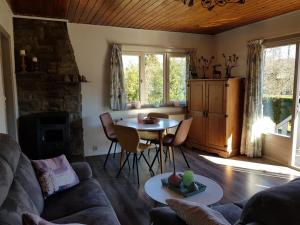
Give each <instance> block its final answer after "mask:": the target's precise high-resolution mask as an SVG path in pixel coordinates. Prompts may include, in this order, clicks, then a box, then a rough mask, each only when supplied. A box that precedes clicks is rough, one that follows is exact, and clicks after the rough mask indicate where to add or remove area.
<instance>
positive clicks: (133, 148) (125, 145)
mask: <svg viewBox="0 0 300 225" xmlns="http://www.w3.org/2000/svg"><path fill="white" fill-rule="evenodd" d="M114 129H115V132H116V134H117V138H118V141H119V144H120V145H121V149H122V150H126V151H128V152H137V148H138V145H139V142H140V137H139V133H138V132H137V130H136V129H134V128H131V127H124V126H120V125H115V126H114Z"/></svg>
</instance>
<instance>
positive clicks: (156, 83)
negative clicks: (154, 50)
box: [144, 54, 164, 105]
mask: <svg viewBox="0 0 300 225" xmlns="http://www.w3.org/2000/svg"><path fill="white" fill-rule="evenodd" d="M163 61H164V57H163V55H162V54H145V81H144V83H145V102H146V104H154V105H160V104H162V103H163V99H164V95H163V92H164V88H163V83H164V80H163Z"/></svg>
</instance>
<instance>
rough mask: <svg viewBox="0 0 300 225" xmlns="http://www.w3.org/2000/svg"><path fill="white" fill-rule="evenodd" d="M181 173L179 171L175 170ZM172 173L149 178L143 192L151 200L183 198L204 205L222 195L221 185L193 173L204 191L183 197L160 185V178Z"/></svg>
mask: <svg viewBox="0 0 300 225" xmlns="http://www.w3.org/2000/svg"><path fill="white" fill-rule="evenodd" d="M178 173H181V172H177V174H178ZM171 174H172V173H163V174H160V175H157V176H154V177H152V178H150V179H149V180H148V181H147V182H146V183H145V187H144V188H145V192H146V193H147V195H148V196H149V197H150V198H152V199H153V200H155V201H157V202H160V203H162V204H166V200H167V199H169V198H176V199H184V200H186V201H191V202H196V203H198V202H200V203H202V204H204V205H211V204H214V203H216V202H218V201H220V200H221V199H222V197H223V189H222V187H221V186H220V185H219V184H218V183H216V182H215V181H213V180H211V179H209V178H207V177H204V176H200V175H196V174H194V179H195V181H198V182H200V183H201V184H204V185H205V186H206V189H205V191H204V192H201V193H198V194H196V195H193V196H190V197H187V198H184V197H183V196H181V195H179V194H177V193H175V192H173V191H171V190H168V189H167V188H166V187H163V186H162V183H161V179H162V178H166V177H169V176H170V175H171Z"/></svg>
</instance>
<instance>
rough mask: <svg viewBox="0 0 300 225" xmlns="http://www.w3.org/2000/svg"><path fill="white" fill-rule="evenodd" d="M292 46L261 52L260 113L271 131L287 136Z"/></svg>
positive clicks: (291, 103) (293, 74)
mask: <svg viewBox="0 0 300 225" xmlns="http://www.w3.org/2000/svg"><path fill="white" fill-rule="evenodd" d="M295 61H296V45H295V44H293V45H285V46H279V47H272V48H266V49H265V50H264V62H265V63H264V78H263V114H264V117H265V118H267V119H268V120H269V122H270V123H269V124H270V127H271V128H270V129H272V132H275V133H278V134H282V135H287V136H290V135H291V129H292V128H291V127H292V126H291V121H292V110H293V90H294V77H295Z"/></svg>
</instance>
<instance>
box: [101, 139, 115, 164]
mask: <svg viewBox="0 0 300 225" xmlns="http://www.w3.org/2000/svg"><path fill="white" fill-rule="evenodd" d="M113 143H114V142H113V141H112V142H111V143H110V146H109V150H108V152H107V155H106V158H105V161H104V165H103V167H104V168H105V166H106V163H107V160H108V157H109V155H110V151H111V148H112V145H113Z"/></svg>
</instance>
